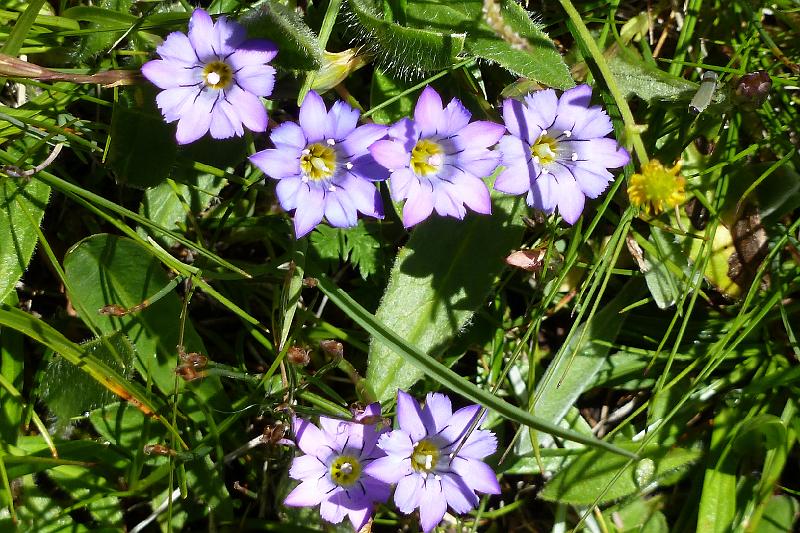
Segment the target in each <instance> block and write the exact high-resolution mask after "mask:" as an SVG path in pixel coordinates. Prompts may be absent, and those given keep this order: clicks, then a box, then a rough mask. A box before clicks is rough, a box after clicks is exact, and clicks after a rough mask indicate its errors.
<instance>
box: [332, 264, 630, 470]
mask: <svg viewBox="0 0 800 533" xmlns="http://www.w3.org/2000/svg"><path fill="white" fill-rule="evenodd" d="M317 286H318V287H319V288H320V290H321V291H322V292H323V293H324V294H325V295H326V296H327V297H328V298H329V299H330V301H331V303H332V304H333V305H335V306H336V307H338V308H339V309H341V310H342V311H344V312H345V313H346V314H347V316H349V317H350V318H351V319H353V320H354V321H355V322H356V323H357V324H359V325H360V326H361V327H362V328H364V329H365V330H367V331H368V332H369V333H370V334H371V335H372V336H373V337H374V338H375V342H381V343H382V344H384V345H386V346H387V347H388V348H390V349H391V350H393V352H394V353H395V354H397V355H399V356H400V357H402V358H403V360H404V361H405V362H406V363H409V364H411V365H414V366H416V367H417V368H418V369H419V370H420V371H422V372H424V373H425V374H426V375H428V376H430V377H431V378H432V379H434V380H436V381H437V382H439V383H440V384H442V385H443V386H445V387H447V388H449V389H450V390H452V391H453V392H456V393H458V394H460V395H462V396H463V397H464V398H467V399H469V400H472V401H473V402H476V403H478V404H480V405H482V406H484V407H486V408H487V409H491V410H494V411H496V412H497V414H499V415H500V416H503V417H505V418H508V419H509V420H513V421H515V422H517V423H519V424H522V425H524V426H527V427H530V428H533V429H536V430H539V431H544V432H546V433H549V434H551V435H555V436H558V437H561V438H563V439H566V440H569V441H572V442H577V443H580V444H585V445H587V446H592V447H597V448H603V449H605V450H608V451H611V452H614V453H619V454H621V455H624V456H627V457H636V455H635V454H633V453H631V452H629V451H626V450H623V449H622V448H619V447H617V446H614V445H613V444H609V443H608V442H605V441H602V440H599V439H596V438H594V437H589V436H586V435H582V434H580V433H577V432H575V431H572V430H568V429H564V428H562V427H559V426H557V425H555V424H552V423H550V422H548V421H546V420H543V419H541V418H538V417H535V416H533V415H531V414H530V413H529V412H527V411H525V410H523V409H520V408H519V407H517V406H515V405H512V404H510V403H508V402H507V401H505V400H503V399H501V398H498V397H497V396H495V395H494V394H492V393H491V392H489V391H486V390H484V389H482V388H480V387H478V386H477V385H475V384H474V383H472V382H470V381H469V380H467V378H464V377H462V376H459V375H458V374H456V373H455V372H453V371H452V370H450V369H449V368H447V367H446V366H444V365H443V364H441V363H439V362H438V361H436V360H435V359H433V358H431V357H429V356H428V355H426V354H425V353H423V352H422V351H421V350H419V349H418V348H416V347H415V346H413V345H410V344H408V343H407V342H406V341H405V340H404V339H403V338H402V337H401V336H400V335H398V334H397V333H396V332H395V331H393V330H392V329H391V328H389V327H387V326H386V324H384V323H383V322H381V321H380V320H379V319H378V318H377V317H376V316H375V315H373V314H372V313H370V312H369V311H367V310H366V309H364V308H363V307H362V306H361V305H360V304H359V303H358V302H356V301H355V300H353V299H352V298H351V297H350V296H349V295H348V294H347V293H345V292H344V291H342V290H341V289H340V288H339V287H337V286H336V285H335V284H334V283H333V282H332V281H330V280H329V279H328V278H325V277H321V278H319V279H318V280H317Z"/></svg>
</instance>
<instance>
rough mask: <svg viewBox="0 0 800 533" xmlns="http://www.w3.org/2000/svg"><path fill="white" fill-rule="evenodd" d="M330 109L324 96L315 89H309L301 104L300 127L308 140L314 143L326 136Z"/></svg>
mask: <svg viewBox="0 0 800 533" xmlns="http://www.w3.org/2000/svg"><path fill="white" fill-rule="evenodd" d="M327 116H328V110H327V108H326V107H325V102H324V101H323V100H322V97H321V96H320V95H318V94H317V93H316V92H315V91H309V93H308V94H307V95H306V98H305V100H303V105H301V106H300V116H299V119H300V127H301V128H303V132H304V133H305V135H306V139H308V142H310V143H313V142H317V141H321V140H323V139H324V138H325V122H326V120H327Z"/></svg>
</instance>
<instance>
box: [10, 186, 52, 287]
mask: <svg viewBox="0 0 800 533" xmlns="http://www.w3.org/2000/svg"><path fill="white" fill-rule="evenodd" d="M49 199H50V187H48V186H47V185H45V184H44V183H42V182H40V181H38V180H30V181H28V180H24V179H11V178H8V177H5V176H2V177H0V228H2V230H1V231H0V302H2V301H3V300H5V299H6V297H7V296H8V294H9V293H10V292H11V291H12V290H14V286H15V285H16V283H17V281H19V278H20V277H22V274H23V273H24V272H25V269H26V268H28V263H29V262H30V260H31V256H32V255H33V250H34V249H35V248H36V241H37V240H38V234H37V232H36V228H37V227H38V226H39V224H41V222H42V218H43V217H44V209H45V207H47V202H48V200H49Z"/></svg>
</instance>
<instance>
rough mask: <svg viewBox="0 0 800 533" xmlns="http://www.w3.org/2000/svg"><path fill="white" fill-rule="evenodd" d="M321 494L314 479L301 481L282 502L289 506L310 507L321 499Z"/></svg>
mask: <svg viewBox="0 0 800 533" xmlns="http://www.w3.org/2000/svg"><path fill="white" fill-rule="evenodd" d="M322 497H323V494H322V493H321V492H320V491H319V489H318V488H317V483H316V482H314V481H303V482H302V483H300V484H299V485H298V486H297V487H295V488H294V490H293V491H292V492H290V493H289V494H288V495H287V496H286V499H285V500H283V504H284V505H286V506H289V507H310V506H313V505H317V504H319V503H320V502H321V501H322Z"/></svg>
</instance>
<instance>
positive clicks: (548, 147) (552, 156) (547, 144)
mask: <svg viewBox="0 0 800 533" xmlns="http://www.w3.org/2000/svg"><path fill="white" fill-rule="evenodd" d="M556 148H558V141H556V140H555V139H553V138H552V137H550V136H548V135H546V134H544V133H543V134H542V135H540V136H539V138H538V139H536V142H535V143H533V145H532V146H531V155H532V156H533V161H534V163H538V164H540V165H542V166H546V165H549V164H550V163H552V162H553V161H555V160H556Z"/></svg>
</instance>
